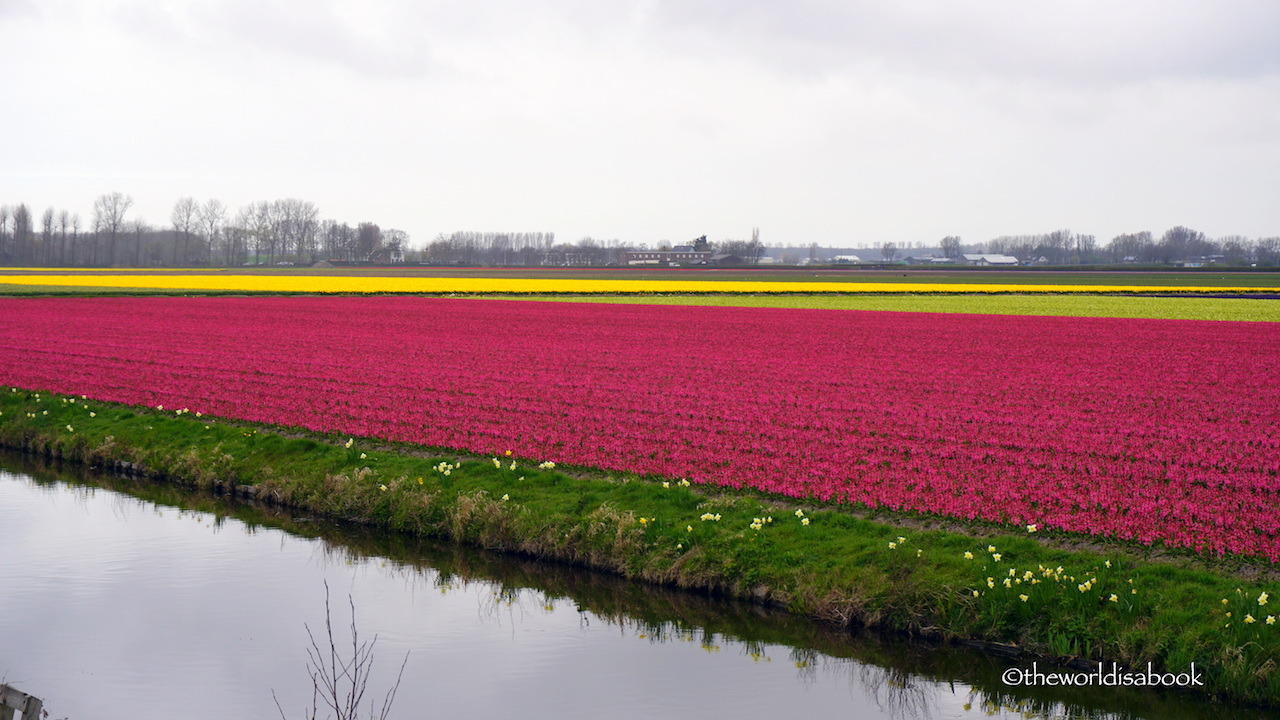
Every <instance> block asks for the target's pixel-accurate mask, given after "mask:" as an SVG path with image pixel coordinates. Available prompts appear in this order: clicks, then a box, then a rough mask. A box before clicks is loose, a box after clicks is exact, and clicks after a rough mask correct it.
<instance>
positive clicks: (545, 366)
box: [0, 297, 1280, 561]
mask: <svg viewBox="0 0 1280 720" xmlns="http://www.w3.org/2000/svg"><path fill="white" fill-rule="evenodd" d="M0 310H2V311H3V313H4V318H5V323H4V325H3V328H2V329H0V382H3V383H6V384H10V385H17V386H22V387H29V388H39V389H44V390H49V391H54V392H63V393H75V394H86V395H89V396H90V397H94V398H98V399H102V400H111V401H118V402H125V403H134V404H142V405H151V406H154V405H164V406H165V407H174V408H176V407H190V408H191V409H193V410H199V411H201V412H204V413H210V414H215V415H223V416H228V417H236V418H242V419H246V420H251V421H257V422H267V423H276V424H281V425H292V426H300V427H305V428H310V429H314V430H320V431H329V432H339V433H352V434H359V435H368V436H377V437H385V438H389V439H394V440H402V441H409V442H417V443H423V444H427V445H432V446H441V447H454V448H461V449H467V450H473V451H476V452H481V453H497V452H502V451H505V450H508V449H511V450H513V451H515V452H516V454H518V455H522V456H525V457H529V458H538V459H552V460H555V461H556V462H558V463H571V464H579V465H589V466H595V467H603V468H611V469H616V470H624V471H632V472H639V473H653V474H657V475H663V476H672V477H688V478H690V479H691V480H695V481H700V482H706V483H717V484H722V485H729V486H750V487H755V488H759V489H762V490H768V491H770V492H776V493H781V494H785V495H790V496H795V497H816V498H820V499H823V500H839V501H849V502H860V503H865V504H867V505H871V506H883V507H889V508H895V509H906V510H915V511H921V512H929V513H938V514H944V515H952V516H957V517H962V518H970V519H975V518H976V519H984V520H994V521H999V522H1008V523H1015V524H1018V525H1023V524H1027V523H1037V524H1039V525H1041V527H1045V528H1059V529H1063V530H1069V531H1075V532H1082V533H1089V534H1097V535H1106V536H1113V537H1118V538H1126V539H1133V540H1136V541H1139V542H1142V543H1155V542H1163V543H1166V544H1169V545H1176V546H1183V547H1191V548H1195V549H1198V550H1201V551H1204V552H1209V553H1215V554H1220V553H1236V554H1245V555H1261V556H1264V557H1267V558H1270V559H1271V560H1273V561H1274V560H1277V559H1280V439H1278V438H1277V433H1276V428H1278V427H1280V331H1277V330H1276V328H1275V327H1274V326H1273V325H1269V324H1265V323H1225V322H1202V321H1176V320H1121V319H1106V318H1048V317H1008V316H978V315H930V314H914V313H872V312H855V311H827V310H776V309H752V308H715V307H664V306H646V305H591V304H561V303H536V302H517V301H496V300H483V301H481V300H448V299H432V298H416V297H373V298H344V297H338V298H322V297H318V298H283V297H269V298H132V299H129V298H122V299H114V298H85V299H40V300H36V299H13V300H4V301H0Z"/></svg>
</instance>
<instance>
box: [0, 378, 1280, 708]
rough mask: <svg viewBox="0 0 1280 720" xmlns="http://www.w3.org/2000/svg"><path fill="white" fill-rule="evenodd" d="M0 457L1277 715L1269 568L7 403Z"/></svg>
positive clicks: (316, 439)
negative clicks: (950, 644) (1036, 660)
mask: <svg viewBox="0 0 1280 720" xmlns="http://www.w3.org/2000/svg"><path fill="white" fill-rule="evenodd" d="M0 412H2V413H3V414H2V415H0V444H3V445H6V446H9V447H14V448H19V449H25V450H27V451H30V452H36V453H40V454H43V455H47V456H51V457H62V458H67V459H69V460H72V461H76V462H83V463H87V464H96V465H102V466H115V465H120V464H122V463H125V464H127V467H129V468H131V469H132V470H133V471H135V472H139V473H141V474H146V475H148V476H152V477H156V478H164V479H170V480H177V481H181V482H186V483H192V484H196V485H200V486H203V487H208V488H224V489H234V488H252V490H251V491H249V490H245V492H250V493H251V494H253V495H255V496H256V497H258V498H260V499H263V500H269V501H274V502H279V503H283V504H288V505H292V506H296V507H299V508H305V509H307V510H308V511H310V512H314V513H317V514H325V515H330V516H334V517H340V518H347V519H352V520H357V521H360V522H364V523H368V524H370V525H374V526H378V527H386V528H393V529H396V530H401V531H407V532H412V533H417V534H422V535H429V536H438V537H446V538H450V539H454V540H459V541H463V542H468V543H472V544H476V545H480V546H484V547H487V548H492V549H498V550H505V551H513V552H519V553H523V554H525V555H528V556H533V557H538V558H547V559H553V560H557V561H562V562H570V563H578V564H583V565H589V566H592V567H596V568H600V569H604V570H609V571H612V572H615V573H618V574H620V575H623V576H626V577H630V578H636V579H640V580H645V581H649V582H655V583H662V584H667V585H672V586H678V587H686V588H696V589H702V590H708V591H712V592H720V593H725V594H728V595H733V596H738V597H746V598H753V599H756V600H759V601H762V602H769V603H773V604H777V605H782V606H785V607H787V608H789V609H790V610H792V611H794V612H796V613H801V614H807V615H811V616H814V617H817V618H821V619H824V620H829V621H834V622H838V623H844V624H866V625H872V626H878V627H883V628H890V629H899V630H905V631H910V632H914V633H919V634H923V635H929V636H934V637H943V638H956V639H971V638H980V639H983V640H986V641H991V642H999V643H1007V644H1010V645H1013V646H1016V648H1017V649H1018V650H1019V651H1022V652H1028V653H1035V654H1040V655H1045V656H1051V657H1054V658H1058V659H1061V660H1071V659H1074V660H1077V661H1085V660H1090V661H1097V660H1101V659H1105V660H1107V661H1116V662H1120V663H1122V664H1126V665H1129V666H1133V667H1143V668H1145V665H1146V663H1148V662H1151V663H1153V664H1154V665H1155V666H1156V667H1157V668H1162V669H1165V670H1167V671H1170V672H1175V673H1181V672H1186V671H1187V670H1188V669H1189V667H1190V666H1191V664H1192V663H1193V662H1194V663H1195V665H1196V667H1197V668H1200V669H1203V670H1204V672H1205V682H1206V684H1207V690H1208V691H1209V692H1210V693H1212V694H1215V695H1218V696H1220V697H1226V698H1231V699H1234V700H1242V701H1251V702H1259V703H1267V704H1271V705H1276V704H1280V671H1278V669H1277V662H1280V618H1277V617H1275V615H1276V612H1275V611H1274V607H1275V606H1274V605H1273V604H1269V603H1270V602H1271V600H1270V599H1271V597H1272V595H1275V596H1276V598H1277V601H1280V595H1276V594H1275V592H1273V591H1276V590H1280V580H1277V576H1276V574H1275V572H1274V570H1273V568H1272V566H1270V565H1269V564H1266V563H1262V562H1255V561H1252V560H1248V559H1241V558H1229V559H1222V560H1205V559H1202V558H1198V557H1195V556H1193V555H1191V554H1189V553H1182V552H1173V551H1156V550H1153V549H1150V548H1145V547H1140V546H1135V545H1129V544H1121V543H1109V542H1104V541H1097V540H1095V539H1090V538H1082V537H1078V536H1068V535H1065V534H1046V533H1043V532H1041V531H1040V529H1039V528H1030V527H1029V528H1019V529H1017V531H1011V530H1010V529H1008V528H997V527H994V526H985V525H961V524H959V523H956V522H954V521H950V520H947V519H942V518H932V517H922V516H916V515H910V514H890V513H883V512H881V513H879V514H873V513H869V512H867V511H865V509H862V508H858V507H835V506H820V505H814V504H811V503H807V502H804V501H797V500H794V499H785V498H777V497H766V496H763V495H758V494H751V493H744V492H739V491H733V492H729V491H723V490H720V489H717V488H713V487H708V486H698V485H688V484H686V483H683V482H681V481H680V479H679V478H662V479H646V478H636V477H627V476H621V475H617V474H607V473H603V472H595V471H590V470H584V469H572V470H571V471H569V472H565V470H566V469H565V468H554V467H548V466H547V465H546V464H544V463H542V462H541V458H530V457H524V456H522V454H521V452H520V448H512V449H511V454H510V455H507V454H504V455H501V456H498V457H480V458H476V457H465V456H462V455H460V454H458V453H455V452H448V451H427V450H424V449H423V448H419V447H410V446H391V445H388V444H386V443H382V442H381V441H377V440H373V439H364V438H354V439H353V438H349V437H345V436H344V437H334V436H318V435H313V434H308V433H302V432H294V431H291V430H289V429H280V428H276V429H272V428H255V427H250V426H244V425H241V424H236V423H230V422H225V421H222V420H217V419H213V418H208V417H198V416H196V415H195V414H193V413H189V412H184V411H183V409H181V408H169V409H141V408H129V407H123V406H119V405H108V404H105V403H98V402H94V401H87V400H85V399H83V398H68V397H65V396H55V395H50V394H36V393H33V392H27V391H24V390H10V389H9V388H3V389H0Z"/></svg>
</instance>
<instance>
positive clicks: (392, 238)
mask: <svg viewBox="0 0 1280 720" xmlns="http://www.w3.org/2000/svg"><path fill="white" fill-rule="evenodd" d="M382 243H383V245H384V246H385V247H386V249H387V255H388V259H389V260H390V261H391V262H393V263H402V262H404V253H405V250H408V249H409V233H407V232H405V231H403V230H396V229H394V228H393V229H390V230H384V231H382Z"/></svg>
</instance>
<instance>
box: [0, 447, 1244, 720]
mask: <svg viewBox="0 0 1280 720" xmlns="http://www.w3.org/2000/svg"><path fill="white" fill-rule="evenodd" d="M0 467H8V468H9V469H10V470H13V471H16V472H20V473H24V474H25V477H22V476H0V548H3V553H4V559H3V566H2V569H3V576H2V577H4V578H7V579H6V580H4V581H0V633H2V634H0V637H3V638H5V639H7V640H10V641H9V642H0V675H6V676H7V677H9V678H10V679H19V678H25V681H24V683H23V684H24V686H25V688H26V689H28V691H29V692H32V693H33V694H37V695H39V696H41V697H43V698H44V699H45V701H46V707H47V708H49V709H50V710H51V712H53V713H54V717H60V716H63V715H66V716H68V717H72V718H78V717H97V718H111V717H121V718H124V717H129V718H133V717H152V716H155V717H159V716H162V715H163V716H171V717H190V718H199V717H266V716H274V715H276V713H275V708H274V706H273V704H272V701H271V697H270V694H271V691H273V690H274V691H275V692H277V694H278V695H279V697H280V698H281V703H282V705H283V707H284V708H285V710H286V712H288V711H290V710H293V709H300V708H303V707H309V703H310V689H311V688H310V681H309V680H308V678H307V674H306V670H305V662H306V648H307V647H308V644H309V641H308V639H307V636H306V633H305V629H304V623H308V624H310V626H311V627H312V628H313V629H315V628H320V627H323V623H324V615H323V612H324V597H323V595H324V590H323V587H324V583H325V582H328V583H329V585H330V586H331V587H332V589H333V597H334V606H335V608H340V609H343V610H345V608H346V605H345V602H344V599H345V598H346V597H348V596H349V597H350V599H351V602H352V603H353V604H354V605H355V607H356V609H357V615H358V617H357V618H356V621H357V623H358V625H359V628H360V632H361V634H362V636H363V637H366V638H372V637H373V636H374V635H375V634H376V635H377V636H378V641H377V649H378V652H379V657H378V658H377V660H378V667H377V668H376V671H377V672H376V673H375V676H374V677H373V678H372V679H371V681H370V695H377V696H379V697H380V696H381V692H382V691H383V690H385V688H387V687H389V686H390V684H391V683H392V682H394V673H395V670H396V669H397V668H398V665H399V661H400V658H402V657H403V655H404V654H405V653H406V652H408V653H410V660H409V665H408V669H407V671H406V674H405V681H404V685H403V686H402V687H401V689H400V691H399V694H398V696H397V700H396V707H395V710H394V712H393V713H392V715H393V717H417V716H422V715H426V714H432V715H442V716H459V715H466V716H480V717H521V718H534V717H557V718H572V717H582V718H594V717H600V716H602V715H609V716H610V717H622V718H625V717H636V718H639V717H646V718H651V717H721V716H730V715H732V716H735V717H740V718H751V717H778V716H785V717H789V716H793V715H796V716H798V715H806V716H809V717H875V718H904V719H906V718H968V717H987V716H995V717H1010V718H1013V717H1019V718H1023V717H1031V718H1090V719H1092V718H1098V719H1103V718H1105V719H1107V720H1111V719H1115V720H1120V719H1127V718H1173V719H1175V720H1177V719H1180V718H1187V719H1191V718H1200V717H1209V716H1211V715H1212V716H1221V715H1222V714H1223V712H1224V708H1222V707H1215V706H1211V705H1207V704H1204V703H1200V702H1192V701H1189V699H1188V698H1186V697H1185V696H1180V695H1177V694H1172V693H1156V692H1144V691H1139V690H1137V689H1119V690H1117V689H1109V690H1105V691H1104V690H1099V689H1091V690H1085V691H1074V692H1072V691H1068V690H1065V689H1061V688H1038V689H1037V688H1031V689H1027V688H1010V687H1007V686H1006V685H1005V684H1004V683H1003V682H1002V681H1001V678H1000V673H1001V671H1003V670H1004V669H1005V667H1006V665H1005V664H1004V663H1003V662H1002V661H1000V660H998V659H997V658H994V657H991V656H988V655H985V654H981V653H976V652H972V651H967V650H963V649H957V648H953V647H934V646H930V645H927V644H922V643H913V642H907V641H904V640H903V639H901V638H885V637H881V636H878V635H875V634H869V633H865V634H861V635H858V636H857V637H851V636H850V635H849V634H848V633H846V632H843V631H841V630H839V629H836V628H831V627H827V626H822V625H818V624H815V623H812V622H810V621H807V620H805V619H803V618H796V617H793V616H790V615H787V614H785V613H780V612H775V611H772V610H769V609H767V608H763V607H760V606H757V605H752V604H747V603H739V602H731V601H726V600H722V599H716V598H710V597H706V596H704V595H699V594H694V593H689V592H684V591H680V590H678V589H674V588H662V587H652V586H647V585H638V584H634V583H630V582H626V581H623V580H621V579H618V578H615V577H612V576H607V575H601V574H598V573H591V572H586V571H583V570H581V569H578V568H572V567H566V566H561V565H547V564H543V563H540V562H538V561H536V560H534V559H531V558H519V557H512V556H504V555H495V554H490V553H485V552H481V551H477V550H474V549H470V548H463V547H458V546H454V545H449V544H443V543H435V542H430V541H426V540H422V539H419V538H412V537H408V536H404V535H398V534H389V533H383V532H373V531H370V530H368V529H367V528H362V527H358V526H350V525H344V524H341V523H334V522H327V521H321V520H318V519H316V518H310V517H304V516H299V515H298V514H297V513H296V512H283V511H279V510H277V509H273V508H269V507H263V506H255V505H252V504H244V503H239V502H231V501H228V500H225V499H221V498H217V497H214V496H210V495H206V494H198V493H191V492H187V491H185V490H184V489H181V488H177V487H174V486H169V485H157V484H150V483H143V482H137V481H133V480H129V479H125V478H115V477H94V476H90V475H88V474H87V473H86V472H85V471H83V470H80V469H76V468H51V467H43V466H32V465H30V464H28V463H27V462H26V461H24V460H22V459H20V458H13V457H0ZM22 613H25V615H23V614H22ZM338 622H345V616H343V615H342V613H341V612H340V613H338V616H337V617H335V623H338ZM15 648H23V649H22V650H21V651H20V652H18V651H15ZM37 686H41V687H40V689H38V690H37V689H36V688H37ZM135 694H136V695H139V696H141V697H143V698H145V704H144V707H145V708H146V709H147V711H146V712H141V713H139V712H138V709H137V706H136V705H132V704H130V703H129V701H128V698H131V697H133V696H134V695H135ZM104 698H108V699H110V700H111V701H112V702H115V701H117V700H118V701H119V702H120V703H121V704H120V705H119V706H118V707H116V706H114V705H112V702H104ZM1226 712H1227V713H1228V714H1229V715H1231V716H1232V717H1241V718H1249V717H1258V718H1261V717H1263V716H1264V715H1263V713H1261V712H1257V711H1250V710H1248V709H1244V708H1229V709H1226ZM291 716H297V714H296V713H294V714H291Z"/></svg>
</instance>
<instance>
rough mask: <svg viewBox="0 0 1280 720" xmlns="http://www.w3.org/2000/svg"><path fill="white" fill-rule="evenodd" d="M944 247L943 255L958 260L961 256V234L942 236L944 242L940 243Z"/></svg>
mask: <svg viewBox="0 0 1280 720" xmlns="http://www.w3.org/2000/svg"><path fill="white" fill-rule="evenodd" d="M938 245H939V246H940V247H941V248H942V256H943V257H948V258H952V259H953V260H957V259H959V258H960V255H961V253H960V236H959V235H948V236H946V237H944V238H942V242H940V243H938Z"/></svg>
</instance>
